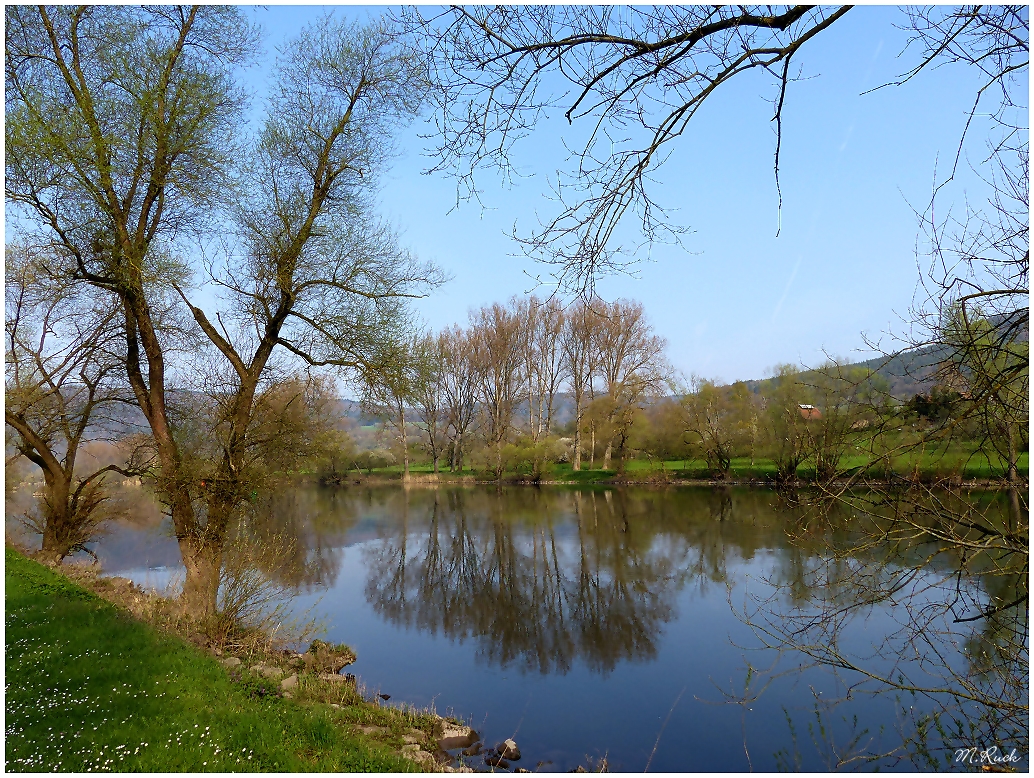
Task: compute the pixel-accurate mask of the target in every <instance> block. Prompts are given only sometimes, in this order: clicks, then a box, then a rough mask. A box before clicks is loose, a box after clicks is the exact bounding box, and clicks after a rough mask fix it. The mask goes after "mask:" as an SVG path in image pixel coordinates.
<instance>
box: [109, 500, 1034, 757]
mask: <svg viewBox="0 0 1034 778" xmlns="http://www.w3.org/2000/svg"><path fill="white" fill-rule="evenodd" d="M256 513H257V514H258V516H259V521H258V526H259V531H260V532H268V533H276V534H281V535H287V536H289V537H291V538H294V539H295V540H296V544H297V548H298V554H297V559H296V560H294V562H293V564H292V566H291V567H290V572H289V573H288V574H287V575H288V577H289V579H290V581H289V582H290V583H292V584H296V585H297V586H298V587H299V595H298V597H297V599H296V607H297V608H298V609H299V610H304V609H306V608H313V609H314V611H313V612H314V613H315V614H317V615H319V616H320V617H321V618H322V619H323V621H324V623H325V624H326V626H327V631H328V639H330V640H333V641H335V642H338V641H339V642H345V643H348V644H349V645H351V646H352V647H353V648H354V649H355V650H356V653H357V654H358V657H359V658H358V661H357V662H356V663H355V665H353V666H352V667H351V668H349V670H350V671H351V672H354V673H355V674H356V675H358V676H359V677H360V679H361V681H362V682H363V683H364V684H365V686H366V688H367V689H368V690H369V692H370V693H371V694H372V693H374V692H383V693H385V694H390V695H391V703H392V704H395V703H409V704H413V705H416V706H418V707H425V706H431V705H433V706H434V707H435V709H437V710H438V712H440V713H449V714H453V715H456V716H459V717H461V718H463V719H465V720H467V721H468V722H469V723H470V724H472V725H473V726H474V727H475V728H476V729H477V730H479V731H480V732H481V733H482V734H483V735H484V739H485V741H486V742H488V743H490V744H492V743H496V742H498V741H500V740H502V739H504V738H506V737H514V738H515V739H516V740H517V742H518V744H519V746H520V748H521V751H522V753H523V758H522V760H521V761H520V762H519V763H517V764H516V765H515V766H521V767H526V768H529V769H535V768H536V767H537V766H538V767H539V769H541V770H570V769H572V768H574V767H576V766H578V765H584V766H589V767H591V766H592V765H593V764H594V763H595V762H596V761H597V760H600V759H603V758H606V760H607V761H608V763H609V766H610V768H611V769H612V770H622V771H633V772H638V771H642V770H644V769H645V768H646V767H647V765H649V769H650V770H651V771H654V770H659V771H733V770H735V771H740V770H748V769H751V768H753V769H755V770H765V771H770V770H776V769H779V768H780V767H784V766H792V765H794V764H795V759H796V760H799V761H797V762H796V763H797V764H799V765H800V766H801V767H803V768H804V769H826V768H827V767H828V765H829V763H828V760H829V759H830V758H832V757H831V755H832V754H833V753H834V751H835V752H837V753H844V751H845V749H846V748H847V745H848V744H849V743H850V742H852V739H854V742H855V743H856V744H857V745H858V747H859V748H860V749H861V750H868V751H870V752H879V751H883V750H889V749H890V748H893V747H894V746H895V745H897V744H899V743H900V742H901V738H900V736H899V735H898V732H897V729H898V722H900V721H901V719H902V717H903V715H907V712H908V709H909V706H916V708H917V709H918V708H919V707H921V706H922V704H923V703H922V702H920V701H917V700H916V699H898V698H895V696H893V695H888V694H876V695H873V694H869V693H867V691H869V689H868V688H867V687H859V688H857V689H854V690H852V694H851V696H850V699H844V698H845V696H846V693H847V689H846V688H845V686H844V685H843V683H842V682H840V681H838V679H837V678H836V677H835V676H834V674H833V673H831V672H830V671H829V670H828V669H824V668H811V669H802V668H801V665H802V663H803V659H802V658H801V656H800V655H799V654H791V653H785V654H780V653H777V652H776V651H774V650H770V649H763V648H761V643H760V641H759V638H758V636H757V635H756V634H755V633H754V631H753V630H752V629H751V627H750V626H748V624H747V623H745V621H746V620H745V618H744V614H745V613H755V611H756V610H757V608H759V607H760V608H761V609H762V610H761V613H762V614H769V616H770V617H771V614H778V613H779V610H780V608H785V607H788V606H790V605H792V604H794V603H796V604H800V603H807V602H808V599H809V597H812V596H814V595H815V594H816V592H813V591H810V590H809V583H808V582H809V580H811V579H810V577H809V571H813V570H814V569H815V566H816V565H823V564H827V563H828V559H829V556H830V554H829V551H828V546H822V545H819V544H818V543H816V544H815V546H814V548H810V547H809V545H808V543H807V542H802V541H801V540H800V538H798V540H797V541H796V542H795V543H790V542H789V540H788V530H789V529H792V527H793V526H794V522H795V521H799V519H798V518H795V516H796V514H795V513H794V512H793V511H792V510H787V509H786V508H785V507H781V503H780V500H779V498H778V497H777V496H776V495H775V494H773V493H769V492H765V491H758V490H753V491H751V490H735V489H732V490H710V489H666V490H651V489H646V488H622V489H598V488H597V489H575V488H565V487H550V488H546V487H544V488H534V487H509V488H503V489H501V490H497V489H495V488H494V487H485V488H481V487H478V488H438V489H430V488H428V489H424V488H413V489H409V490H403V489H401V488H398V487H384V488H367V487H354V488H346V489H319V488H299V489H296V490H293V491H289V492H287V493H283V494H279V495H277V496H275V497H272V496H271V497H266V498H261V499H260V500H259V501H258V504H257V506H256ZM98 553H99V555H100V557H101V560H102V562H103V563H104V565H105V569H106V570H107V571H108V572H110V573H116V574H120V575H129V576H130V577H132V578H134V579H136V580H138V581H141V582H146V583H150V584H153V585H161V584H163V583H164V581H165V580H166V578H167V575H168V573H169V571H174V570H175V569H176V567H177V566H178V564H179V553H178V550H177V548H176V545H175V542H174V541H173V540H172V539H171V537H170V536H169V533H168V529H167V528H159V529H155V530H149V531H130V530H120V531H119V532H116V533H112V534H111V535H110V536H109V537H108V538H107V539H105V540H104V541H103V542H102V544H101V546H100V548H99V549H98ZM841 561H842V562H843V560H841ZM846 562H847V564H848V565H849V566H850V562H851V560H846ZM890 566H891V563H890V562H888V567H890ZM944 572H945V571H943V570H942V571H937V570H931V571H930V572H929V575H930V576H931V577H938V576H940V577H943V575H944ZM973 585H978V584H973ZM920 596H922V595H920ZM757 618H758V617H757V616H755V620H756V619H757ZM894 619H895V615H894V612H893V606H892V605H890V604H883V605H874V606H873V607H872V608H870V609H868V610H867V611H865V612H864V613H861V614H858V615H856V616H854V617H852V618H851V619H850V620H849V623H848V624H846V625H845V627H844V628H843V630H842V631H841V633H840V640H841V641H843V642H844V643H845V644H846V645H847V646H848V647H849V648H850V650H851V651H853V652H854V653H856V654H861V655H864V654H865V653H866V649H867V647H868V646H871V645H872V644H873V643H874V642H875V641H878V640H879V639H880V638H881V637H882V636H884V635H886V634H887V633H888V632H890V631H891V630H893V628H894V627H895V621H894ZM960 634H961V633H960ZM873 661H874V666H880V663H879V661H878V660H873ZM905 661H908V660H907V659H906V660H905ZM950 661H955V660H950ZM884 665H886V663H884ZM748 668H750V669H748ZM881 669H887V666H882V668H881ZM745 689H746V690H748V691H749V695H748V697H749V699H748V700H746V701H743V699H742V698H743V695H744V690H745ZM927 704H929V703H927ZM856 719H857V723H855V720H856ZM819 721H821V723H822V725H823V729H822V730H820V729H819V727H818V722H819ZM1024 756H1025V755H1024ZM471 762H472V764H475V765H477V766H482V767H483V764H482V763H481V761H480V759H474V760H471ZM1024 763H1026V762H1025V761H1024ZM872 766H873V765H870V766H869V767H872ZM882 766H883V767H884V768H887V767H894V766H895V765H894V764H893V763H891V762H885V763H883V765H882ZM900 767H908V765H900Z"/></svg>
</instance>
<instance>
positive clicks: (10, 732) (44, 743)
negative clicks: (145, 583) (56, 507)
mask: <svg viewBox="0 0 1034 778" xmlns="http://www.w3.org/2000/svg"><path fill="white" fill-rule="evenodd" d="M6 585H7V589H6V594H5V603H6V611H5V623H6V628H7V643H6V657H5V660H6V672H7V675H6V681H5V684H6V689H5V690H6V726H5V736H6V744H5V749H6V751H5V754H6V764H5V769H6V771H8V772H33V771H47V772H51V771H60V772H97V771H144V772H174V771H175V772H178V771H189V772H208V771H211V772H229V771H248V772H254V771H274V770H275V771H287V772H314V771H335V772H338V771H374V772H404V771H415V770H417V769H418V768H417V767H416V766H415V765H414V764H413V763H412V762H410V761H409V760H406V759H403V758H402V757H400V756H398V755H396V754H393V753H391V752H390V751H389V750H388V749H387V748H386V747H382V746H378V745H376V744H373V743H370V742H368V741H364V740H362V739H361V738H359V737H357V736H356V735H353V734H349V731H348V728H347V727H344V726H342V724H343V723H345V722H344V721H343V718H344V714H343V713H341V712H337V711H333V710H331V709H330V708H329V706H312V707H305V706H301V705H298V704H296V703H295V702H293V701H290V700H286V699H281V698H279V697H275V696H268V695H255V694H254V685H252V686H251V687H249V685H248V684H247V683H242V682H234V681H233V680H231V678H230V677H229V676H228V675H227V672H226V670H225V669H224V668H223V667H222V666H221V665H219V664H218V663H217V662H216V661H215V659H214V658H212V657H211V656H209V655H207V654H205V653H203V652H201V651H200V650H199V649H197V648H195V647H194V646H192V645H190V644H188V643H186V642H185V641H183V640H181V639H179V638H176V637H174V636H170V635H166V634H162V633H160V632H158V631H157V630H155V629H153V628H152V627H150V626H148V625H146V624H143V623H141V622H138V621H135V620H134V619H132V618H131V617H130V616H129V615H127V614H125V613H124V612H122V611H120V610H119V609H118V608H116V607H115V606H114V605H112V604H110V603H108V602H107V601H105V600H102V599H100V598H98V597H97V596H96V595H94V594H93V593H91V592H89V591H87V590H85V589H83V588H81V587H79V586H77V585H76V584H74V583H72V582H71V581H69V580H68V579H66V578H64V577H62V576H59V575H57V574H55V573H54V572H52V571H50V570H48V569H47V568H45V567H43V566H42V565H39V564H37V563H36V562H32V561H30V560H28V559H26V558H25V557H23V556H21V555H19V554H18V553H17V552H14V551H12V550H11V549H7V552H6Z"/></svg>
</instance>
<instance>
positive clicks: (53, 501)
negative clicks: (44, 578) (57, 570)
mask: <svg viewBox="0 0 1034 778" xmlns="http://www.w3.org/2000/svg"><path fill="white" fill-rule="evenodd" d="M43 480H44V484H45V485H44V487H43V488H44V494H45V495H46V498H45V501H44V503H43V505H42V508H43V547H42V549H41V551H42V554H43V558H44V560H45V561H47V562H53V563H54V564H58V563H59V562H60V561H61V560H62V559H64V558H65V557H66V556H68V554H69V552H70V551H71V550H72V536H73V535H74V534H75V533H74V529H75V528H74V527H73V526H72V521H73V517H72V516H71V512H70V510H69V506H68V493H69V491H70V489H71V484H70V483H69V480H68V479H67V478H66V477H65V474H64V473H52V472H50V471H49V470H45V471H44V479H43Z"/></svg>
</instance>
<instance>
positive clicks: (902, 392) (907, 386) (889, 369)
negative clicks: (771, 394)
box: [746, 346, 948, 400]
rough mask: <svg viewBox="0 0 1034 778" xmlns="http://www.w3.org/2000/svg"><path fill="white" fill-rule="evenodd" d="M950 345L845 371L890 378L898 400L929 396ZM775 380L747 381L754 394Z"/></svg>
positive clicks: (876, 360)
mask: <svg viewBox="0 0 1034 778" xmlns="http://www.w3.org/2000/svg"><path fill="white" fill-rule="evenodd" d="M947 353H948V352H947V347H946V346H926V347H924V348H918V349H913V350H911V351H903V352H901V353H898V354H893V355H886V356H879V357H874V358H873V359H867V360H865V361H864V362H852V363H850V364H847V365H844V366H843V367H844V368H845V369H847V368H852V367H864V368H866V369H868V370H872V371H874V372H875V373H877V374H878V375H881V376H883V377H884V378H886V379H887V383H888V384H889V385H890V394H891V396H892V397H894V398H896V399H898V400H908V399H910V398H911V397H912V396H913V395H916V394H926V393H927V392H929V391H930V389H931V388H932V387H933V385H934V383H936V380H935V378H934V373H935V371H936V370H937V365H938V364H940V363H941V362H942V361H944V359H945V357H946V356H947ZM810 372H811V371H803V372H802V374H801V375H802V377H803V378H804V379H805V381H806V380H807V377H808V374H809V373H810ZM771 380H772V379H771V378H763V379H756V380H752V381H747V382H746V383H747V386H748V387H749V388H750V390H751V391H752V392H759V391H761V389H762V388H763V387H764V386H765V384H767V383H768V382H769V381H771Z"/></svg>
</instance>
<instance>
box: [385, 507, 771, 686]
mask: <svg viewBox="0 0 1034 778" xmlns="http://www.w3.org/2000/svg"><path fill="white" fill-rule="evenodd" d="M705 495H706V499H704V500H701V499H700V497H701V496H705ZM382 499H383V500H384V502H385V508H388V510H386V511H385V514H386V515H396V516H399V517H401V519H400V520H398V521H395V522H390V523H387V524H385V525H382V526H383V530H382V535H381V540H382V542H381V543H380V544H377V545H375V546H373V547H370V548H369V549H367V552H366V553H367V554H368V558H367V560H366V567H367V570H368V576H369V578H368V582H367V587H366V595H367V599H368V600H369V602H370V603H371V604H372V606H373V607H374V609H375V610H376V611H377V612H378V613H379V614H381V615H382V616H383V617H385V618H387V619H389V620H391V621H393V622H395V623H397V624H402V625H405V626H407V627H416V628H419V629H422V630H427V631H429V632H431V633H433V634H439V633H441V634H444V635H446V636H447V637H449V638H452V639H457V640H461V641H462V640H467V639H473V640H476V641H477V643H478V656H479V657H480V658H481V659H482V660H484V661H487V662H490V663H494V664H499V665H502V666H509V665H517V666H520V667H523V668H524V669H526V670H537V671H539V672H542V673H550V672H567V671H568V670H570V669H571V667H572V665H573V663H574V662H575V661H576V660H580V661H581V662H583V663H584V664H585V665H586V666H587V667H588V668H590V669H591V670H593V671H595V672H600V673H607V672H609V671H610V670H613V669H614V667H615V666H616V665H617V664H618V663H619V662H621V661H623V660H628V661H643V660H649V659H651V658H653V657H654V656H655V655H656V653H657V642H658V640H659V638H660V637H661V635H662V634H663V629H664V625H665V624H666V623H667V622H668V621H669V620H671V619H672V618H673V617H674V616H675V600H676V597H677V595H678V593H679V592H680V590H682V589H683V588H684V587H685V586H686V585H687V584H692V585H693V586H694V587H695V588H697V589H698V590H699V592H700V593H701V594H702V593H704V592H705V591H706V590H707V589H708V587H709V586H711V585H713V584H715V583H719V584H723V585H724V584H725V582H726V579H727V571H726V566H727V564H728V559H729V558H730V554H731V555H732V556H734V557H735V556H739V557H740V558H743V559H750V558H751V557H752V556H753V555H754V553H755V552H756V551H757V550H758V549H759V548H762V547H765V546H769V545H770V544H771V542H772V539H773V538H772V535H773V532H772V528H773V526H774V525H775V524H776V520H777V517H776V515H775V511H774V510H773V508H772V505H771V502H772V498H771V495H769V494H767V493H756V492H755V493H751V492H746V491H741V492H739V493H738V494H737V495H736V507H735V510H734V502H733V494H732V492H730V491H728V490H714V491H707V492H693V493H692V494H687V493H686V492H685V491H684V490H683V491H679V490H668V491H655V490H645V489H640V490H625V489H614V490H610V489H608V490H602V491H601V490H568V489H554V490H540V489H529V488H527V487H517V488H510V489H501V490H471V489H466V490H464V489H438V490H426V491H422V490H408V491H395V492H392V493H388V494H384V495H382ZM389 504H390V508H389ZM733 516H735V520H734V521H732V520H731V519H732V517H733ZM759 519H761V521H759ZM759 525H763V526H759ZM762 530H764V531H762Z"/></svg>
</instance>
